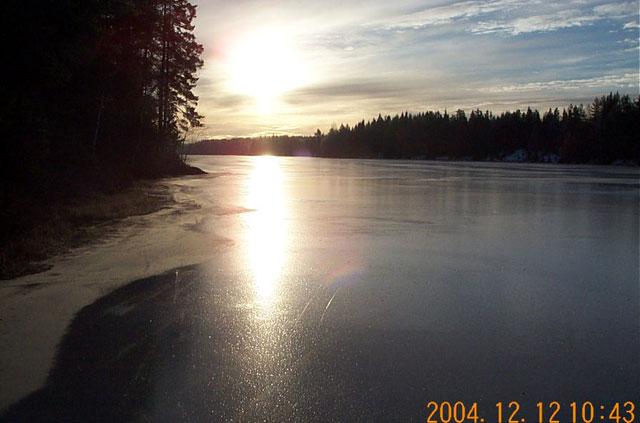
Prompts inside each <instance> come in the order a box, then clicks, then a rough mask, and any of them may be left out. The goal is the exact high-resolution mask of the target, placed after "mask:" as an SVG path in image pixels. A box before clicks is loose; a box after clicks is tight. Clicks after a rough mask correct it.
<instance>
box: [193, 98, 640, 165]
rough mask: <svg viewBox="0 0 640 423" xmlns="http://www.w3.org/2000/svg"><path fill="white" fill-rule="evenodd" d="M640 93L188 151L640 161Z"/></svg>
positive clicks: (411, 117)
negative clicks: (584, 102) (553, 106)
mask: <svg viewBox="0 0 640 423" xmlns="http://www.w3.org/2000/svg"><path fill="white" fill-rule="evenodd" d="M638 134H640V97H638V98H635V99H632V98H630V97H629V96H628V95H620V94H619V93H610V94H608V95H606V96H602V97H597V98H595V99H594V101H593V103H591V104H590V105H588V106H587V107H586V108H585V107H584V106H582V105H579V106H577V105H570V106H569V107H567V108H564V109H563V110H562V111H560V110H559V109H558V108H556V109H553V110H551V109H550V110H547V111H545V112H544V113H540V112H539V111H537V110H532V109H531V108H528V109H527V110H526V111H524V112H523V111H520V110H516V111H515V112H504V113H500V114H499V115H496V114H494V113H492V112H491V111H484V112H483V111H481V110H474V111H472V112H471V113H470V114H469V116H467V114H466V113H465V112H464V111H463V110H457V111H456V112H455V113H453V114H449V113H448V112H447V111H445V112H444V113H441V112H432V111H429V112H424V113H417V114H411V113H406V112H405V113H402V114H400V115H395V116H393V117H391V116H385V117H383V116H381V115H379V116H378V117H377V118H375V119H373V120H370V121H367V122H365V121H361V122H359V123H357V124H355V125H354V126H349V125H344V124H343V125H340V127H339V128H332V129H331V130H330V131H329V132H328V133H326V134H323V133H322V132H321V131H320V130H319V129H318V130H317V131H316V133H315V135H314V136H306V137H301V136H293V137H292V136H272V137H261V138H242V139H227V140H207V141H201V142H198V143H193V144H188V145H185V152H186V153H187V154H238V155H261V154H273V155H282V156H296V155H302V156H315V157H336V158H338V157H339V158H381V159H445V160H505V161H528V162H553V163H558V162H559V163H592V164H612V163H619V164H636V165H637V164H638V163H640V137H639V136H638Z"/></svg>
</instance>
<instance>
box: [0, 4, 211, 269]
mask: <svg viewBox="0 0 640 423" xmlns="http://www.w3.org/2000/svg"><path fill="white" fill-rule="evenodd" d="M195 16H196V7H195V6H194V5H193V4H191V3H190V2H189V1H188V0H82V1H75V0H55V1H53V0H47V1H42V0H20V1H18V0H3V1H2V2H0V19H2V21H3V22H2V27H3V29H4V31H3V34H4V36H3V38H4V40H3V41H4V45H5V46H6V47H5V51H4V57H5V58H6V61H3V67H4V70H5V73H4V81H3V83H2V84H1V85H0V98H2V102H1V103H0V134H2V143H1V144H0V145H1V147H0V172H1V174H2V175H1V179H0V206H1V207H0V222H1V223H0V244H2V246H3V247H2V249H0V273H2V269H3V268H5V267H6V266H5V265H7V264H11V265H13V264H14V263H18V262H19V260H18V258H19V257H22V256H24V257H29V258H36V259H40V258H43V257H44V256H45V255H46V254H44V253H43V254H36V252H37V251H38V250H47V251H48V250H50V249H48V248H47V247H46V245H45V244H47V242H48V240H50V241H56V242H57V240H59V239H63V238H65V237H67V238H69V237H77V236H78V231H77V227H78V225H79V222H78V218H77V214H78V213H76V212H77V210H74V209H73V207H71V205H70V202H71V201H76V202H78V201H80V200H82V199H86V198H94V197H96V196H100V195H101V196H110V195H113V194H116V193H118V195H121V193H123V192H124V191H125V190H127V189H129V188H130V187H131V186H132V184H133V183H134V182H135V181H138V180H140V179H143V178H157V177H161V176H169V175H180V174H188V173H198V172H199V170H198V169H195V168H192V167H190V166H187V165H186V164H185V163H184V161H183V160H182V158H181V156H180V155H179V146H180V144H181V143H182V142H183V141H184V139H185V137H186V135H187V133H188V132H189V131H190V130H191V129H192V128H194V127H197V126H200V125H201V123H200V121H201V118H202V117H201V116H200V115H199V114H198V112H197V111H196V106H197V101H198V98H197V97H196V96H195V95H194V93H193V89H194V87H195V85H196V83H197V80H198V77H197V72H198V70H199V68H201V66H202V65H203V60H202V58H201V56H202V53H203V47H202V45H200V44H199V43H198V42H197V40H196V38H195V36H194V33H193V30H194V26H193V21H194V18H195ZM128 195H129V194H128ZM105 198H106V197H105ZM113 198H120V197H113ZM113 198H112V197H109V198H107V199H106V200H105V201H101V202H98V201H97V200H96V201H93V202H94V203H95V207H94V208H95V210H94V211H91V213H89V214H90V215H91V216H95V217H96V218H97V219H98V220H105V219H109V218H110V217H111V216H116V215H117V216H126V215H127V214H128V213H137V212H140V211H139V210H132V211H130V210H127V207H129V208H132V209H133V208H136V207H138V205H139V206H140V207H138V208H139V209H140V210H142V209H149V207H150V206H149V205H148V204H143V203H145V202H147V203H150V201H148V196H147V195H146V194H143V193H141V194H140V195H137V196H133V195H129V196H126V195H125V196H123V197H122V199H121V200H119V201H120V203H119V204H108V201H111V200H113ZM132 198H133V199H134V200H135V201H138V202H139V203H140V204H138V205H132V201H130V200H131V199H132ZM98 203H99V204H98ZM112 203H113V201H112ZM84 206H85V209H86V204H84ZM74 213H75V214H74ZM82 214H83V215H86V214H88V213H85V212H82ZM92 219H93V217H92V218H91V219H89V220H91V221H93V220H92ZM83 221H87V219H84V220H83ZM29 240H31V242H30V243H27V241H29ZM20 242H22V244H19V245H18V244H16V243H20ZM16 266H17V265H16ZM17 267H20V266H17Z"/></svg>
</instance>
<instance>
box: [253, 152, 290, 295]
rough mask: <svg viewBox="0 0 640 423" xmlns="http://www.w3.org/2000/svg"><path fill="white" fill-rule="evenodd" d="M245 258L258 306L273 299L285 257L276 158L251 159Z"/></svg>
mask: <svg viewBox="0 0 640 423" xmlns="http://www.w3.org/2000/svg"><path fill="white" fill-rule="evenodd" d="M247 207H248V208H251V209H254V210H255V212H252V213H247V214H246V217H247V223H248V261H249V265H250V269H251V272H252V274H253V280H254V284H255V290H256V297H257V300H258V302H259V303H260V304H261V305H269V304H270V303H271V302H273V299H274V294H275V292H276V288H277V282H278V279H279V277H280V273H281V270H282V267H283V265H284V259H285V237H286V233H287V228H286V207H285V203H284V194H283V186H282V171H281V169H280V165H279V162H278V158H276V157H271V156H260V157H255V158H254V169H253V172H252V174H251V176H250V179H249V182H248V192H247Z"/></svg>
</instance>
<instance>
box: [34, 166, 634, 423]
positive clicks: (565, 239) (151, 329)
mask: <svg viewBox="0 0 640 423" xmlns="http://www.w3.org/2000/svg"><path fill="white" fill-rule="evenodd" d="M191 163H192V164H193V165H195V166H198V167H200V168H202V169H204V170H206V171H208V172H210V174H209V175H207V176H204V177H193V178H181V179H176V180H172V181H170V182H167V183H169V184H171V186H172V187H173V189H174V190H175V195H176V198H177V199H178V200H179V202H180V204H182V205H183V206H184V205H185V204H190V205H192V207H190V208H189V211H188V212H184V211H183V212H181V213H180V214H179V216H180V217H179V218H175V219H177V220H172V221H171V224H172V225H174V226H175V225H180V226H181V227H182V228H183V229H184V230H185V231H187V232H189V233H195V234H198V236H199V237H200V239H201V241H202V240H204V244H205V245H206V242H207V240H211V243H214V242H218V241H219V240H220V239H225V240H227V241H228V243H227V244H225V245H226V246H225V247H224V248H222V249H221V250H216V253H215V254H213V255H212V257H211V258H209V259H207V260H205V261H204V262H203V263H200V264H199V265H197V266H190V267H185V268H180V269H177V270H172V271H171V272H169V273H167V274H164V275H161V276H159V277H157V278H150V279H145V280H142V281H139V282H136V283H134V284H132V285H130V286H129V287H127V288H125V289H124V290H121V291H116V293H114V294H112V295H111V296H110V297H107V298H105V299H103V300H101V302H98V303H95V304H94V305H92V306H91V307H89V308H87V309H85V310H83V313H84V314H80V315H78V317H77V318H76V319H77V320H76V325H75V326H74V328H76V329H77V331H76V332H74V330H75V329H74V330H71V331H70V333H69V334H68V335H67V338H66V343H67V344H70V345H72V346H73V348H76V349H77V348H80V349H82V348H83V347H82V345H85V344H86V345H87V346H86V348H87V350H88V351H94V350H95V348H94V347H93V346H94V345H102V344H104V345H105V348H106V349H107V352H105V350H102V351H100V352H99V353H97V355H96V357H95V360H97V362H100V360H104V357H105V356H109V352H108V351H111V348H113V349H114V350H113V351H111V352H112V354H113V355H114V356H117V357H120V355H121V354H123V353H122V351H129V350H128V349H127V348H129V349H130V346H129V345H130V344H131V342H132V341H131V337H134V338H135V336H138V337H140V336H143V337H144V338H145V341H144V343H143V342H141V341H139V343H140V345H138V347H139V348H141V349H142V350H143V351H145V353H146V354H147V355H144V354H141V355H136V356H135V357H133V358H128V359H127V360H128V361H127V362H126V363H123V364H122V366H123V367H122V368H120V373H119V374H120V375H121V376H120V377H121V379H122V380H120V379H118V381H117V382H114V383H113V387H112V389H115V390H117V389H119V386H120V384H121V383H123V382H126V383H132V384H134V385H135V384H136V383H138V384H139V383H142V382H139V380H140V378H139V374H140V371H141V370H139V369H138V368H137V367H135V368H133V369H132V368H131V366H132V364H131V363H135V362H136V361H135V360H136V359H138V360H142V361H143V363H145V368H148V369H147V370H145V372H147V373H144V372H143V373H144V374H146V379H145V378H143V379H145V384H143V385H141V386H140V392H143V393H144V396H145V397H146V399H145V401H144V405H136V406H135V407H134V406H131V407H132V408H133V409H135V410H136V411H135V412H136V413H142V414H143V415H144V416H146V417H149V418H152V419H158V420H167V421H175V420H182V419H202V418H213V419H236V420H237V419H240V420H257V419H267V420H275V421H282V420H324V421H326V420H338V421H345V420H354V419H364V420H369V421H370V420H378V421H380V420H419V419H422V420H424V419H425V417H426V416H427V409H426V407H425V405H426V404H427V402H428V401H432V400H433V401H451V402H455V401H458V400H461V401H464V402H465V403H466V404H469V405H470V404H472V403H473V402H479V403H480V412H481V415H482V416H483V418H485V419H486V421H493V420H495V415H496V414H495V413H496V408H495V402H496V401H504V402H506V403H508V402H509V401H512V400H514V401H518V402H519V403H520V405H521V411H520V414H519V415H518V417H523V418H524V417H526V418H527V420H529V421H532V420H533V419H534V417H535V416H537V409H536V403H537V402H538V401H547V402H550V401H559V402H561V404H562V407H563V408H562V411H561V414H560V415H561V416H565V417H566V416H567V414H566V413H567V411H568V410H569V402H571V401H573V400H578V401H586V400H589V401H592V402H594V404H596V407H599V405H601V404H602V405H603V406H604V407H609V406H610V405H611V404H613V403H614V402H616V401H619V402H624V401H627V400H637V399H636V398H637V392H638V387H639V386H640V369H639V363H638V357H639V356H640V304H639V299H640V292H639V289H640V288H639V273H638V272H639V258H638V257H639V255H638V254H639V251H638V248H639V239H638V237H639V232H638V229H639V228H638V222H639V216H640V214H639V203H638V199H639V197H638V190H639V174H638V171H637V169H629V168H609V167H589V166H579V167H578V166H546V165H525V164H502V163H499V164H497V163H484V164H479V163H433V162H410V161H373V160H327V159H313V158H275V157H231V156H228V157H210V156H196V157H192V158H191ZM163 216H164V215H163ZM154 219H155V221H154ZM163 219H165V220H164V221H160V218H158V217H152V218H151V221H150V222H149V224H148V226H149V229H148V230H149V238H147V239H153V238H152V235H151V234H152V233H153V231H154V230H156V231H159V229H158V228H160V227H162V225H167V221H166V219H167V218H166V216H165V217H163ZM154 228H155V229H154ZM185 239H186V238H182V237H179V236H176V237H175V238H171V239H170V240H163V241H162V242H164V243H166V244H167V251H172V252H173V251H176V253H175V254H179V252H177V251H179V250H180V249H181V248H188V245H187V244H188V243H187V241H185ZM132 254H135V253H134V252H132ZM167 254H169V253H167ZM132 298H133V299H132ZM114 310H115V311H114ZM131 310H132V311H131ZM105 313H107V314H108V315H109V316H111V317H110V319H116V318H117V319H120V320H117V325H122V326H123V327H126V328H128V329H127V330H128V331H129V335H128V336H129V337H125V336H124V335H119V334H120V333H122V332H127V331H126V330H121V329H118V330H116V331H115V332H114V331H113V330H112V329H113V326H112V325H113V324H114V323H113V321H111V320H109V321H108V322H105V321H103V320H100V319H101V317H100V316H104V315H105ZM96 316H98V317H96ZM114 316H115V317H114ZM83 319H84V320H83ZM83 321H87V322H91V325H96V327H97V328H100V327H101V326H100V325H106V326H105V327H106V328H107V329H104V330H98V329H95V328H94V329H92V331H91V332H87V331H84V332H83V330H82V329H81V328H82V327H83V323H82V322H83ZM78 328H80V329H78ZM109 328H111V329H109ZM132 328H133V329H132ZM136 328H137V330H138V332H136ZM110 330H111V332H110ZM104 333H108V338H105V339H102V338H100V337H101V336H107V335H104ZM135 333H138V335H131V334H135ZM140 334H142V335H140ZM134 343H135V341H134ZM142 344H144V345H142ZM114 345H115V346H114ZM120 347H121V348H120ZM73 348H71V349H73ZM88 354H91V353H88ZM73 357H74V356H72V358H70V359H69V362H68V363H67V364H66V365H65V364H64V361H65V360H64V355H63V357H62V358H61V359H60V360H59V364H58V371H59V374H60V376H59V378H60V380H63V379H64V380H69V378H73V375H72V374H71V373H73V371H75V370H70V369H72V367H73V363H74V359H73ZM136 357H137V358H136ZM140 357H146V358H140ZM149 357H152V358H149ZM116 362H117V359H116ZM60 363H62V364H60ZM109 363H110V364H109V366H111V367H109V368H111V369H112V368H113V366H116V367H117V365H114V364H113V362H111V361H110V362H109ZM96 366H97V367H96V368H95V369H93V370H92V373H91V374H93V375H95V376H96V380H103V379H101V377H102V376H100V375H101V371H102V370H100V369H101V367H100V366H99V365H96ZM107 367H108V366H107ZM136 369H137V370H136ZM70 372H71V373H70ZM79 380H81V382H79V384H80V385H81V387H82V389H78V390H77V392H76V391H74V395H84V394H81V392H91V391H92V390H93V389H100V388H99V386H100V384H99V383H103V382H96V386H93V385H90V382H86V380H87V377H86V374H83V375H82V378H79ZM132 381H133V382H132ZM60 383H61V382H56V378H55V377H54V378H53V380H52V381H50V383H49V388H48V389H49V391H48V392H52V391H53V390H55V389H58V390H59V389H60V388H59V384H60ZM87 384H89V385H87ZM67 385H68V384H67ZM135 386H138V385H135ZM79 393H80V394H79ZM83 401H84V402H85V403H86V404H92V405H91V407H94V408H95V404H93V403H91V401H90V400H86V399H85V400H83ZM102 401H106V400H104V399H103V400H102ZM113 401H115V403H117V404H119V405H118V407H122V409H123V410H129V408H127V407H125V406H122V405H121V404H120V402H118V401H120V400H118V399H114V400H113ZM94 402H95V401H94ZM106 403H107V404H111V403H109V402H108V401H106ZM35 404H37V403H35ZM79 404H81V403H80V402H79ZM27 406H31V407H34V405H33V403H31V405H29V403H28V402H27ZM110 407H111V408H110V409H109V410H111V411H112V409H113V408H114V407H113V406H110ZM140 410H142V411H140ZM125 415H126V413H125ZM563 421H565V420H563ZM567 421H568V420H567Z"/></svg>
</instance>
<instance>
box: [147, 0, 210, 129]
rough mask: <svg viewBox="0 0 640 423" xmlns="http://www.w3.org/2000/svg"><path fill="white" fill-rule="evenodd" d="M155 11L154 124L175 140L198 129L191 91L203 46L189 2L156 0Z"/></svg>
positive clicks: (197, 115)
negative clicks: (181, 134)
mask: <svg viewBox="0 0 640 423" xmlns="http://www.w3.org/2000/svg"><path fill="white" fill-rule="evenodd" d="M157 11H158V16H159V22H158V24H159V25H158V42H157V44H156V49H157V52H156V54H157V61H158V64H157V69H158V75H157V102H158V103H157V109H158V117H157V123H158V129H159V131H160V134H161V136H163V137H164V138H165V139H167V138H168V139H177V137H178V135H179V134H180V133H183V134H184V133H185V132H186V131H188V130H189V129H190V128H192V127H197V126H200V120H201V118H202V116H200V115H199V114H198V113H197V111H196V105H197V102H198V97H197V96H196V95H195V94H194V93H193V89H194V88H195V86H196V83H197V81H198V77H197V75H196V73H197V71H198V69H200V68H201V67H202V65H203V62H202V59H201V55H202V53H203V47H202V45H201V44H199V43H198V42H197V41H196V38H195V35H194V34H193V29H194V26H193V19H194V18H195V16H196V6H194V5H192V4H191V3H190V2H189V1H188V0H159V1H158V3H157Z"/></svg>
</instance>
